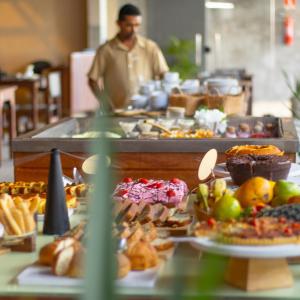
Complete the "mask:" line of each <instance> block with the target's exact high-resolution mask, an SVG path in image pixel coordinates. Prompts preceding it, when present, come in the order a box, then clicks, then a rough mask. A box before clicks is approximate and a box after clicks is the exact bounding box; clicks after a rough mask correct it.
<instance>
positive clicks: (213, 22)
mask: <svg viewBox="0 0 300 300" xmlns="http://www.w3.org/2000/svg"><path fill="white" fill-rule="evenodd" d="M231 2H233V3H234V4H235V9H233V10H212V9H207V10H206V11H207V32H208V34H207V36H208V44H209V46H211V48H212V53H211V54H210V55H209V56H208V57H207V63H208V64H207V66H208V69H209V70H213V69H215V68H246V69H247V70H248V72H249V73H252V74H253V75H254V95H255V100H256V101H258V102H265V103H267V104H269V112H270V110H272V108H273V107H274V102H276V103H277V104H282V105H281V107H279V106H277V114H280V113H282V110H285V111H287V106H288V105H289V103H288V101H287V100H288V98H289V97H290V92H289V90H288V88H287V86H286V83H285V80H284V78H283V75H282V70H283V69H284V70H286V71H287V72H288V73H289V74H290V75H291V76H293V75H296V76H297V75H298V77H299V76H300V69H299V66H300V52H299V48H300V22H299V20H300V7H299V3H298V6H297V8H296V10H295V11H290V12H289V13H290V14H291V15H292V16H293V17H294V20H295V42H294V44H293V45H292V46H286V45H284V44H283V16H284V14H285V11H284V9H283V1H282V0H275V1H274V3H275V15H274V16H275V27H274V30H275V32H274V33H275V35H274V39H272V30H271V27H270V24H271V23H272V22H271V21H272V18H271V14H270V3H272V1H270V0H251V1H248V0H231ZM298 2H299V1H298ZM216 33H217V34H220V37H221V42H220V43H219V46H220V51H219V54H218V53H217V51H216V48H217V47H216V43H215V34H216ZM276 103H275V104H276ZM272 113H275V112H274V111H272Z"/></svg>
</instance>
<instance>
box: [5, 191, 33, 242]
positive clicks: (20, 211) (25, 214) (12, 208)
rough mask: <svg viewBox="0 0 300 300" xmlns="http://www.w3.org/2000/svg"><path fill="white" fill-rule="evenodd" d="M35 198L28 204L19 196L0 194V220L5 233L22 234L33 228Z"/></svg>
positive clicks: (29, 231)
mask: <svg viewBox="0 0 300 300" xmlns="http://www.w3.org/2000/svg"><path fill="white" fill-rule="evenodd" d="M37 207H38V202H37V199H35V200H33V201H32V202H31V203H30V204H29V203H26V202H24V201H23V200H22V199H21V198H19V197H16V198H14V199H12V197H11V196H10V195H8V194H1V195H0V222H1V223H2V225H3V226H4V231H5V233H6V235H12V236H15V235H17V236H22V235H24V234H26V233H31V232H33V231H34V230H35V228H36V224H35V221H34V214H35V212H36V211H37Z"/></svg>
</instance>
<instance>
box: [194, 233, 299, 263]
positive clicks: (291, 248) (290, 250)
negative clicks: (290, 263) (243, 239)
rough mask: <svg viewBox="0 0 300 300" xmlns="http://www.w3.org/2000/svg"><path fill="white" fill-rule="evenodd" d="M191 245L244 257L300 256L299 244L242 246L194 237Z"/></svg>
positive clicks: (215, 252)
mask: <svg viewBox="0 0 300 300" xmlns="http://www.w3.org/2000/svg"><path fill="white" fill-rule="evenodd" d="M191 245H192V246H193V247H195V248H196V249H199V250H202V251H206V252H209V253H214V254H219V255H223V256H230V257H244V258H285V257H295V256H300V245H299V244H287V245H274V246H240V245H227V244H221V243H217V242H215V241H213V240H211V239H209V238H194V239H193V240H192V242H191Z"/></svg>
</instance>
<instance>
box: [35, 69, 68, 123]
mask: <svg viewBox="0 0 300 300" xmlns="http://www.w3.org/2000/svg"><path fill="white" fill-rule="evenodd" d="M64 71H65V67H64V66H57V67H51V68H48V69H45V70H44V71H42V74H41V77H42V78H44V79H45V83H46V89H45V92H44V97H45V98H44V99H45V101H44V104H45V106H44V107H45V117H46V123H47V124H50V123H53V122H56V121H58V120H59V119H60V118H61V117H62V97H63V76H64Z"/></svg>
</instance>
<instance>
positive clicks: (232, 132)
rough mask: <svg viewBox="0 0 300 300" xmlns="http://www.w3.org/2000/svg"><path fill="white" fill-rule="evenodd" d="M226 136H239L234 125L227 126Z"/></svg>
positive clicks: (232, 137) (233, 137)
mask: <svg viewBox="0 0 300 300" xmlns="http://www.w3.org/2000/svg"><path fill="white" fill-rule="evenodd" d="M225 137H227V138H231V139H235V138H236V137H237V135H236V129H235V127H234V126H227V128H226V132H225Z"/></svg>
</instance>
